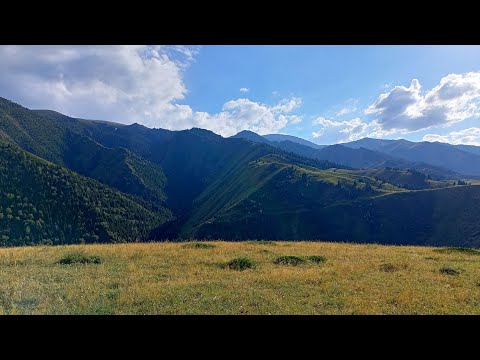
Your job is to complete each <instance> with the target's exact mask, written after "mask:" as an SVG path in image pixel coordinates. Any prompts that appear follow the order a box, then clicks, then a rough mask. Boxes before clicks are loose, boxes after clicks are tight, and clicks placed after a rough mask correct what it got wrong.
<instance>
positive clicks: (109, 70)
mask: <svg viewBox="0 0 480 360" xmlns="http://www.w3.org/2000/svg"><path fill="white" fill-rule="evenodd" d="M198 51H199V48H198V47H187V46H0V70H1V72H2V76H1V77H0V96H4V97H7V98H9V99H11V100H14V101H16V102H19V103H21V104H22V105H26V106H28V107H30V108H47V109H53V110H57V111H60V112H62V113H65V114H67V115H70V116H74V117H80V118H87V119H102V120H111V121H116V122H122V123H126V124H129V123H133V122H137V123H140V124H143V125H146V126H150V127H161V128H167V129H172V130H180V129H188V128H191V127H202V128H206V129H209V130H212V131H215V132H217V133H219V134H221V135H224V136H229V135H232V134H234V133H236V132H237V131H240V130H245V129H249V130H252V131H256V132H259V133H261V134H263V133H272V132H276V131H278V130H280V129H281V128H283V127H285V126H286V125H287V124H288V123H289V122H292V123H298V122H300V121H301V117H300V116H299V115H295V114H290V113H291V112H292V111H293V110H294V109H296V108H298V107H299V106H300V105H301V100H300V99H299V98H291V99H283V100H281V101H279V102H278V103H277V104H274V105H266V104H262V103H259V102H254V101H251V100H249V99H237V100H232V101H228V102H227V103H225V104H224V105H223V108H222V110H221V111H220V112H218V113H216V114H209V113H207V112H201V111H194V110H193V109H192V108H191V107H190V106H189V105H186V104H178V102H179V101H181V100H183V99H185V96H186V95H187V93H188V90H187V88H186V86H185V84H184V81H183V77H184V71H185V70H186V69H187V68H188V67H189V66H190V64H191V63H192V62H194V61H195V56H196V54H197V53H198ZM245 89H246V88H245ZM247 90H248V89H247Z"/></svg>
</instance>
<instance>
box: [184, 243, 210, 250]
mask: <svg viewBox="0 0 480 360" xmlns="http://www.w3.org/2000/svg"><path fill="white" fill-rule="evenodd" d="M183 247H184V248H191V249H211V248H214V247H215V245H213V244H208V243H203V242H189V243H186V244H183Z"/></svg>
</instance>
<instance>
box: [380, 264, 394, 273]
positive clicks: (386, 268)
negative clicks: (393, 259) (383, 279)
mask: <svg viewBox="0 0 480 360" xmlns="http://www.w3.org/2000/svg"><path fill="white" fill-rule="evenodd" d="M397 270H398V269H397V267H396V266H395V265H393V264H382V265H380V271H383V272H394V271H397Z"/></svg>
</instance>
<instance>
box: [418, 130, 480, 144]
mask: <svg viewBox="0 0 480 360" xmlns="http://www.w3.org/2000/svg"><path fill="white" fill-rule="evenodd" d="M423 141H430V142H435V141H438V142H443V143H450V144H454V145H460V144H461V145H475V146H480V128H469V129H464V130H460V131H452V132H450V133H448V134H446V135H437V134H427V135H425V136H424V137H423Z"/></svg>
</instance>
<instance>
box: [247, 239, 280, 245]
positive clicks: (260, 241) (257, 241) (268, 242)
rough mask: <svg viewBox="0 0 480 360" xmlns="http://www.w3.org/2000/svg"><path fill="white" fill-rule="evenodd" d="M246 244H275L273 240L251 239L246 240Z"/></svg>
mask: <svg viewBox="0 0 480 360" xmlns="http://www.w3.org/2000/svg"><path fill="white" fill-rule="evenodd" d="M247 244H252V245H274V246H275V245H277V243H276V242H275V241H269V240H251V241H247Z"/></svg>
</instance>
